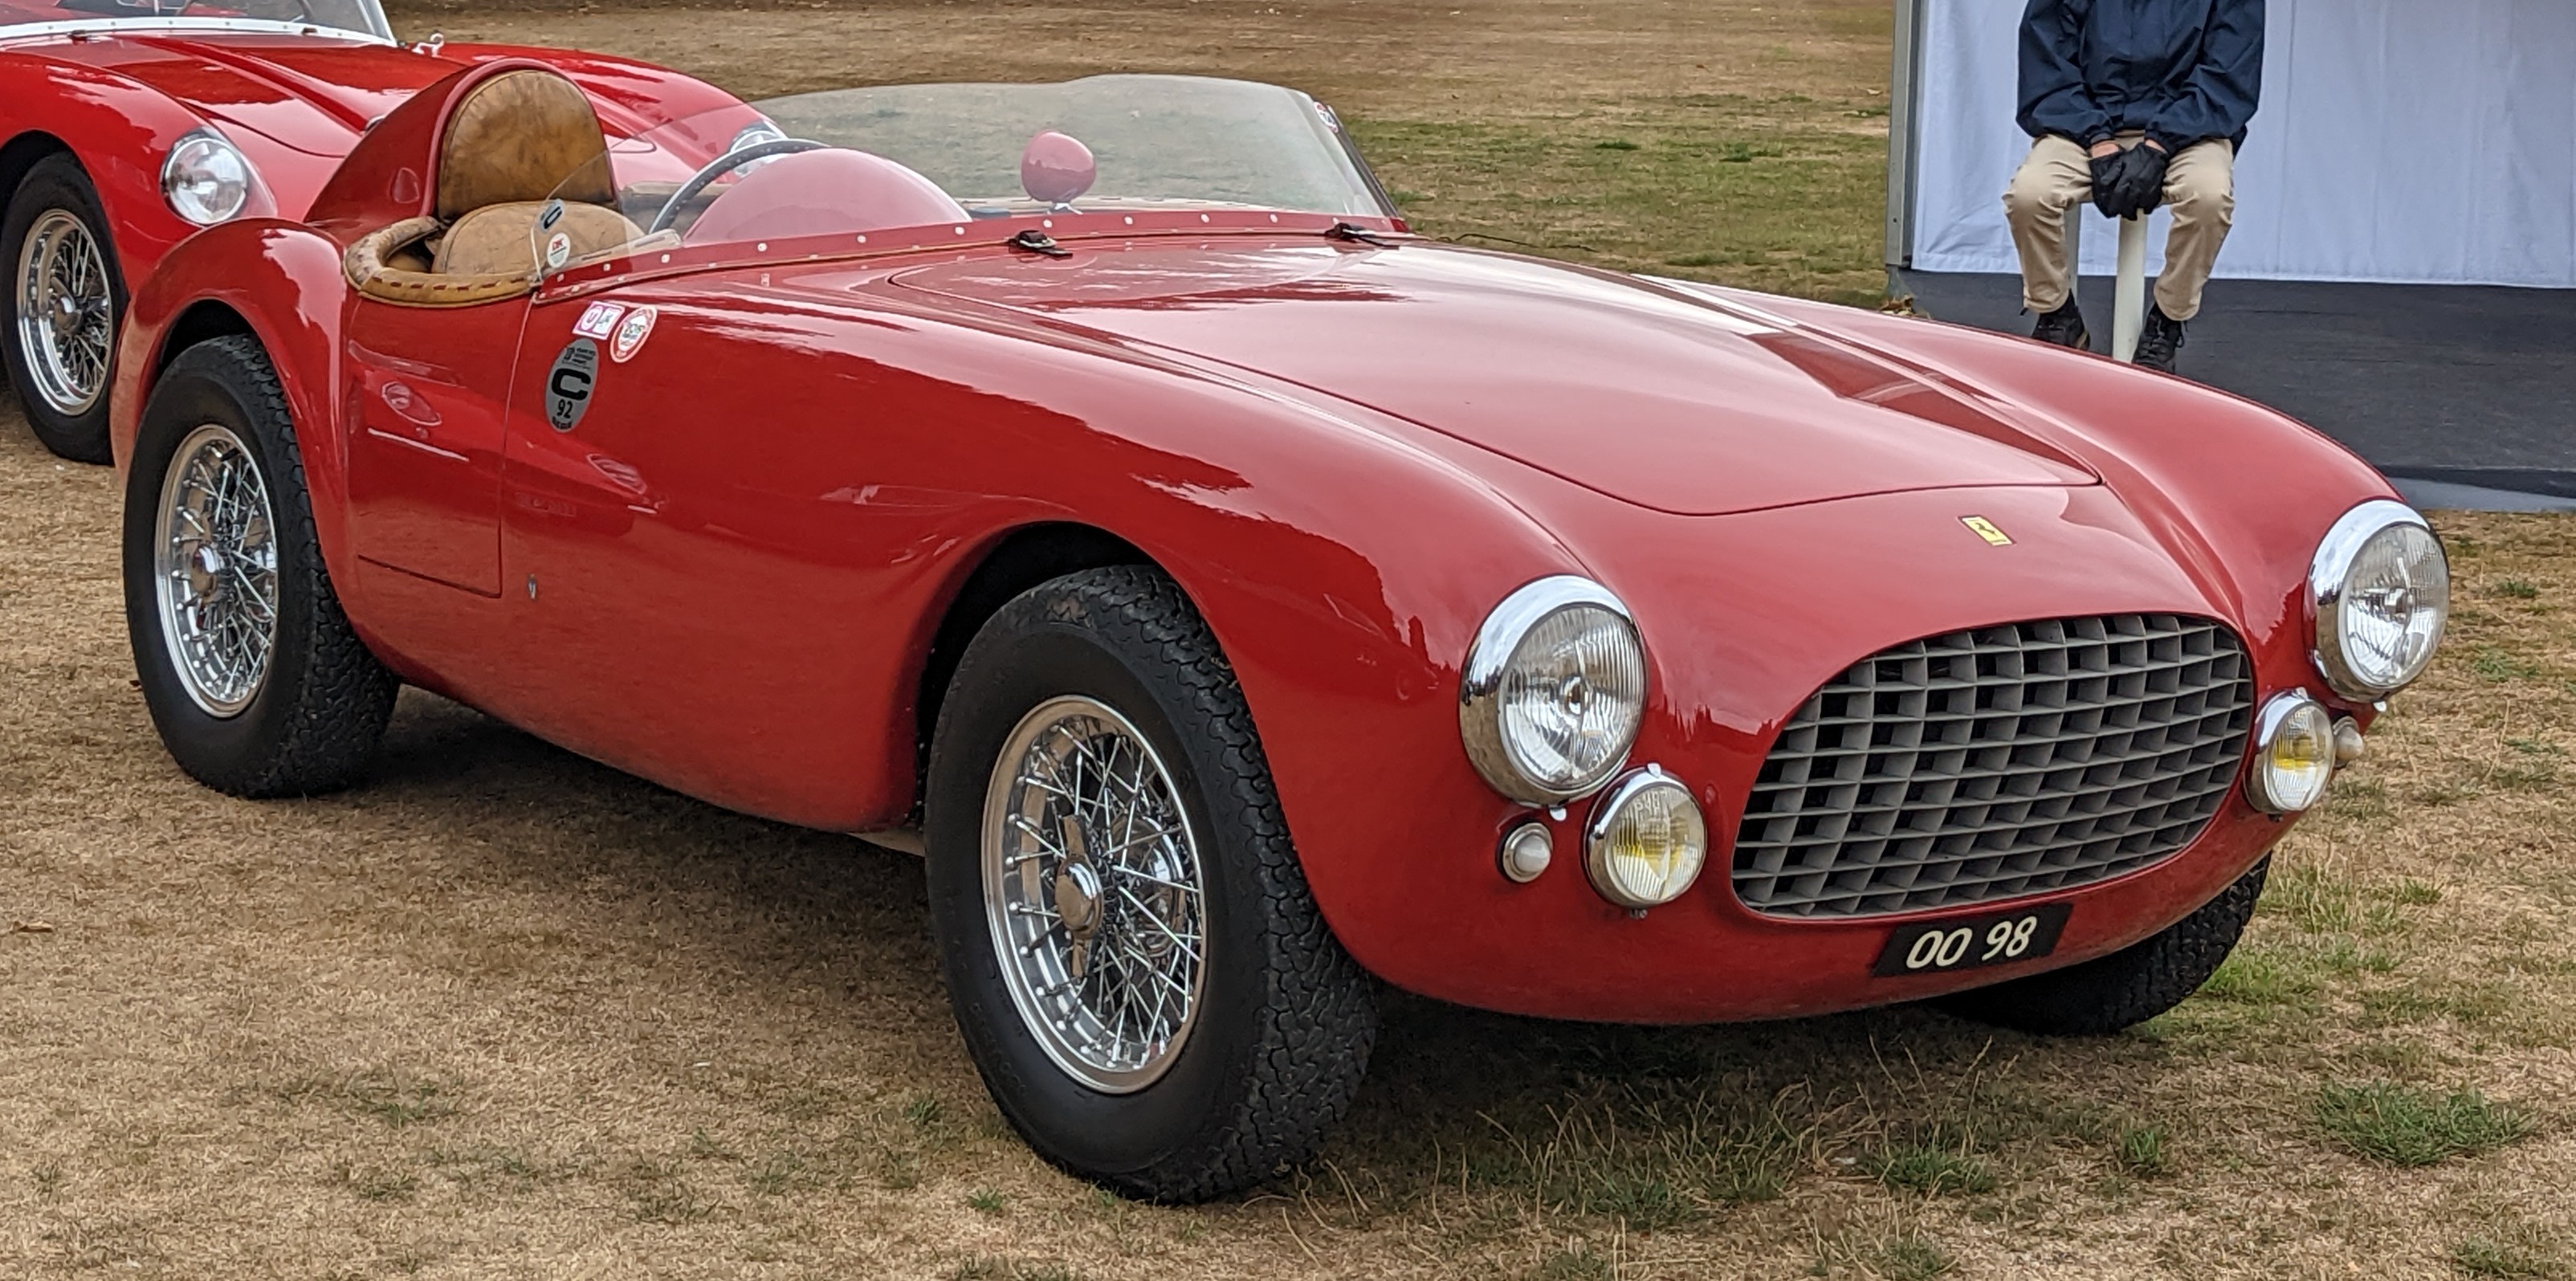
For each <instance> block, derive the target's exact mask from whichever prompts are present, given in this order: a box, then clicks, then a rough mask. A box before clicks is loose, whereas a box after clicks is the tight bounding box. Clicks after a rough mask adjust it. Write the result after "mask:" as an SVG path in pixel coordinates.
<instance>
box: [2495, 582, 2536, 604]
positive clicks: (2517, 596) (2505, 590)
mask: <svg viewBox="0 0 2576 1281" xmlns="http://www.w3.org/2000/svg"><path fill="white" fill-rule="evenodd" d="M2487 595H2489V596H2502V597H2504V598H2505V599H2507V600H2537V599H2539V597H2540V589H2539V588H2538V587H2536V586H2533V585H2532V584H2530V583H2527V582H2524V581H2523V580H2521V579H2519V578H2505V579H2498V580H2497V581H2496V582H2495V583H2494V584H2493V585H2492V586H2490V587H2488V588H2487Z"/></svg>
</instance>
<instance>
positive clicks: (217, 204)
mask: <svg viewBox="0 0 2576 1281" xmlns="http://www.w3.org/2000/svg"><path fill="white" fill-rule="evenodd" d="M227 167H229V168H230V169H232V170H233V171H234V172H233V173H231V174H222V173H218V172H214V171H217V170H221V169H224V168H227ZM201 177H202V178H206V179H207V180H209V181H212V182H214V183H217V184H229V185H230V188H231V190H230V194H229V196H222V195H218V196H216V197H214V198H213V200H212V201H211V202H210V201H209V200H208V198H207V197H206V196H204V195H202V194H198V193H197V190H196V187H195V184H196V183H197V182H198V180H199V179H200V178H201ZM258 187H259V170H258V169H257V168H256V167H254V166H253V165H252V164H251V162H250V157H249V156H246V155H243V154H242V149H241V148H239V147H236V146H234V145H233V141H232V139H230V138H227V137H225V136H224V135H223V134H222V133H220V132H218V131H216V130H215V129H214V128H213V127H212V126H204V127H200V128H196V129H191V130H189V131H188V132H186V133H184V134H181V135H180V136H179V140H178V141H177V142H174V143H172V144H170V154H169V155H167V156H164V157H162V160H161V200H162V202H163V203H164V204H167V205H168V206H170V212H172V213H174V214H177V215H179V217H180V218H181V219H182V220H183V221H185V222H187V223H188V224H190V225H191V226H197V227H212V226H214V225H216V224H218V223H225V222H230V221H232V220H233V219H235V218H238V217H240V216H241V215H242V211H243V210H245V209H248V208H249V207H250V202H251V196H252V194H253V193H254V192H255V191H257V190H258Z"/></svg>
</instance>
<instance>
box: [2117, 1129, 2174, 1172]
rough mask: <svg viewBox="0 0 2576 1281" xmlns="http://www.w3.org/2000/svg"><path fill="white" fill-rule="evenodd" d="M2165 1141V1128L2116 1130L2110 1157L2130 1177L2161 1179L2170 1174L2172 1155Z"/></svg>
mask: <svg viewBox="0 0 2576 1281" xmlns="http://www.w3.org/2000/svg"><path fill="white" fill-rule="evenodd" d="M2165 1139H2166V1134H2165V1127H2163V1126H2161V1125H2133V1126H2130V1127H2129V1128H2127V1129H2125V1130H2122V1131H2120V1143H2119V1146H2118V1147H2116V1148H2114V1149H2113V1151H2112V1155H2113V1156H2114V1157H2115V1158H2116V1159H2117V1160H2118V1161H2119V1163H2120V1168H2121V1169H2122V1170H2124V1171H2126V1172H2128V1173H2130V1174H2134V1175H2136V1176H2138V1177H2139V1178H2142V1179H2156V1178H2162V1177H2164V1176H2165V1175H2167V1174H2170V1173H2172V1172H2173V1156H2172V1154H2171V1153H2170V1151H2169V1150H2168V1149H2167V1147H2166V1144H2165Z"/></svg>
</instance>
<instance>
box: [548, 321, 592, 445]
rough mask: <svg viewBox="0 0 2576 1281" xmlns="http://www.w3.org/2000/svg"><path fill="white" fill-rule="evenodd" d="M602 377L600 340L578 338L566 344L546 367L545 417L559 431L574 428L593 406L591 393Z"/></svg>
mask: <svg viewBox="0 0 2576 1281" xmlns="http://www.w3.org/2000/svg"><path fill="white" fill-rule="evenodd" d="M598 378H599V344H598V343H595V342H592V341H591V340H589V339H587V338H575V339H573V340H572V341H571V342H570V343H567V344H565V346H564V349H563V352H562V353H561V354H560V355H557V356H556V357H555V363H554V364H552V365H550V366H548V367H547V369H546V421H547V422H550V423H553V424H554V427H555V430H556V431H571V430H572V429H573V424H575V423H578V422H580V421H581V416H582V414H583V413H585V412H587V411H588V410H589V409H590V393H591V390H592V387H593V384H594V383H596V382H597V381H598Z"/></svg>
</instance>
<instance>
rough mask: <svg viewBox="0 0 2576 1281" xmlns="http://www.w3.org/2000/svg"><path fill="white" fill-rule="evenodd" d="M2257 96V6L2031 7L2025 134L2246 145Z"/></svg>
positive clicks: (2089, 0) (2105, 1)
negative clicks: (2141, 136) (2132, 135)
mask: <svg viewBox="0 0 2576 1281" xmlns="http://www.w3.org/2000/svg"><path fill="white" fill-rule="evenodd" d="M2262 88H2263V0H2030V7H2029V8H2028V9H2027V10H2025V11H2023V13H2022V18H2021V116H2020V120H2021V127H2022V128H2023V129H2024V130H2026V131H2028V132H2029V134H2030V136H2032V137H2034V138H2038V137H2044V136H2046V135H2048V134H2060V135H2063V136H2065V137H2068V138H2072V139H2074V140H2075V141H2077V142H2080V143H2083V144H2084V145H2086V146H2088V147H2089V146H2091V145H2092V144H2094V143H2096V142H2100V141H2101V140H2103V139H2104V138H2108V137H2110V136H2111V135H2113V134H2115V133H2124V132H2131V131H2136V130H2144V131H2145V132H2146V135H2147V136H2148V137H2150V138H2153V139H2155V140H2156V141H2157V142H2158V143H2159V144H2161V145H2162V146H2163V147H2164V148H2165V150H2167V151H2180V150H2182V149H2183V148H2185V147H2188V146H2190V145H2191V144H2193V143H2195V142H2202V141H2205V140H2207V139H2210V138H2225V139H2227V140H2228V141H2230V142H2233V143H2235V144H2236V145H2237V146H2238V147H2243V146H2244V145H2245V122H2246V121H2248V120H2251V119H2253V117H2254V105H2255V99H2256V98H2257V97H2259V96H2260V95H2261V93H2262Z"/></svg>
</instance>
